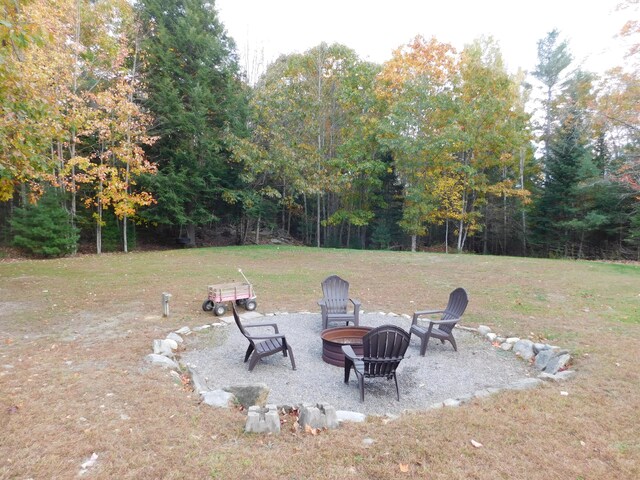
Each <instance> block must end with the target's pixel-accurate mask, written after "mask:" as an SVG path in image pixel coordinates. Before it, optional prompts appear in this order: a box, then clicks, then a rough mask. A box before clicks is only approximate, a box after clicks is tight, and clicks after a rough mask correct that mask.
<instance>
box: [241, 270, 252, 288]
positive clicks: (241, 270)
mask: <svg viewBox="0 0 640 480" xmlns="http://www.w3.org/2000/svg"><path fill="white" fill-rule="evenodd" d="M238 271H239V272H240V275H242V276H243V277H244V279H245V280H246V281H247V283H248V284H251V282H250V281H249V279H247V277H245V276H244V273H242V269H241V268H239V269H238Z"/></svg>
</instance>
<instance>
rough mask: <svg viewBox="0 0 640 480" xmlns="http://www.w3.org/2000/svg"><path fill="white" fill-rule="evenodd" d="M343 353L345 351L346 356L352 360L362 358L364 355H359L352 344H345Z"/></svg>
mask: <svg viewBox="0 0 640 480" xmlns="http://www.w3.org/2000/svg"><path fill="white" fill-rule="evenodd" d="M342 353H344V356H345V357H347V358H348V359H350V360H351V361H355V360H362V357H359V356H358V355H356V352H354V350H353V347H352V346H351V345H343V346H342Z"/></svg>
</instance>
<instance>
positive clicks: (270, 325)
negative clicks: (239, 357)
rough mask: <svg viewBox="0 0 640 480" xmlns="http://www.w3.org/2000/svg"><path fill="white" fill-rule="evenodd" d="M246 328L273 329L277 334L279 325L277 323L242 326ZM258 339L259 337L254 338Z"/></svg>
mask: <svg viewBox="0 0 640 480" xmlns="http://www.w3.org/2000/svg"><path fill="white" fill-rule="evenodd" d="M242 326H243V327H244V328H254V327H273V329H274V330H275V332H276V333H280V332H278V325H277V324H276V323H251V324H249V325H244V324H243V325H242ZM253 338H257V337H253Z"/></svg>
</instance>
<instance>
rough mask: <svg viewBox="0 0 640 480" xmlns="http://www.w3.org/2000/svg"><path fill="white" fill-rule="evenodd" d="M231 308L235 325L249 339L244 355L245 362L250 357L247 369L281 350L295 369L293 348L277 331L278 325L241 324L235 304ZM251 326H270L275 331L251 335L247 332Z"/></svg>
mask: <svg viewBox="0 0 640 480" xmlns="http://www.w3.org/2000/svg"><path fill="white" fill-rule="evenodd" d="M231 308H232V310H233V318H234V319H235V321H236V325H237V326H238V328H239V329H240V333H242V335H244V336H245V338H246V339H247V340H249V347H247V352H246V353H245V356H244V361H245V363H246V362H247V360H249V357H251V360H250V361H249V371H251V370H253V367H255V366H256V364H257V363H258V361H260V359H261V358H264V357H268V356H269V355H273V354H274V353H278V352H282V355H284V356H285V357H286V356H287V354H288V355H289V359H290V360H291V367H292V368H293V370H295V369H296V361H295V360H294V358H293V350H292V349H291V345H289V344H288V343H287V339H286V337H285V336H284V335H283V334H282V333H279V332H278V325H277V324H275V323H260V324H255V325H243V324H242V322H241V321H240V316H239V315H238V311H237V310H236V307H235V305H233V303H231ZM253 327H271V328H273V330H274V331H275V333H274V334H273V335H251V334H250V333H249V332H247V329H249V328H253Z"/></svg>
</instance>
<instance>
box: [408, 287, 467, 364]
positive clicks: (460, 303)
mask: <svg viewBox="0 0 640 480" xmlns="http://www.w3.org/2000/svg"><path fill="white" fill-rule="evenodd" d="M468 303H469V298H468V297H467V292H466V290H465V289H464V288H456V289H455V290H454V291H453V292H451V293H450V294H449V303H447V306H446V308H445V309H444V310H422V311H419V312H415V313H414V314H413V321H412V323H411V329H410V330H409V333H410V334H412V335H415V336H417V337H418V338H420V340H421V341H420V355H421V356H423V357H424V354H425V352H426V351H427V344H428V343H429V338H431V337H433V338H437V339H439V340H440V341H441V342H442V343H443V344H444V342H445V340H448V341H449V342H450V343H451V345H452V346H453V349H454V350H455V351H456V352H457V351H458V346H457V345H456V340H455V338H453V327H455V326H456V323H458V321H460V317H462V314H463V313H464V311H465V310H466V308H467V304H468ZM439 313H441V314H442V316H441V317H440V320H429V325H428V326H423V325H419V324H418V319H419V318H420V317H421V316H423V315H434V314H439Z"/></svg>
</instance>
